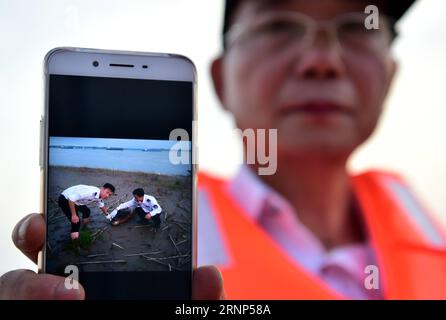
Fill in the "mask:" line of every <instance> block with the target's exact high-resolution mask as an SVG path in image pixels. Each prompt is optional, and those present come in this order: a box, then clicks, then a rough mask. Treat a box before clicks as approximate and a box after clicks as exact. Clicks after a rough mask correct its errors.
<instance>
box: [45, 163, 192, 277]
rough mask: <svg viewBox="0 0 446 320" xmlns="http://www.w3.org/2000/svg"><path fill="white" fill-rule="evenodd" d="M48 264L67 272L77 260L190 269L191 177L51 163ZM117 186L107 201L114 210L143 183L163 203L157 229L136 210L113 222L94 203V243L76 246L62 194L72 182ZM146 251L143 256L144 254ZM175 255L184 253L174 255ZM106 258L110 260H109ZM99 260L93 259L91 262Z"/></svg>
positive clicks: (98, 266)
mask: <svg viewBox="0 0 446 320" xmlns="http://www.w3.org/2000/svg"><path fill="white" fill-rule="evenodd" d="M48 181H49V187H50V188H49V190H48V198H49V200H48V217H47V218H48V235H49V237H48V246H47V269H48V271H49V272H58V273H60V272H62V273H63V270H64V269H65V266H67V265H70V264H74V265H78V266H79V268H80V270H81V271H151V270H154V271H157V270H159V271H167V270H172V271H174V270H188V269H189V267H190V263H191V242H190V238H191V237H190V235H191V218H192V214H191V211H192V208H191V188H190V184H191V177H188V176H168V175H158V174H147V173H136V172H126V171H113V170H103V169H90V168H75V167H59V166H50V167H49V173H48ZM106 182H108V183H111V184H113V185H114V186H115V188H116V192H115V195H113V196H112V197H110V198H109V199H107V200H106V201H105V205H106V206H107V207H108V208H109V212H111V211H112V210H113V209H114V208H116V207H117V206H118V205H119V204H120V203H122V202H125V201H128V200H130V199H131V198H132V197H133V196H132V191H133V190H134V189H136V188H143V189H144V191H145V193H146V194H149V195H152V196H154V197H155V198H156V199H157V201H158V203H159V204H160V206H161V208H162V210H163V211H162V213H161V221H162V223H161V228H160V229H159V230H158V231H157V232H155V230H153V229H152V228H151V227H149V226H143V225H140V224H138V223H137V221H138V217H137V216H136V215H134V216H133V217H132V218H131V219H130V220H129V221H127V222H126V223H124V224H122V225H119V226H112V225H111V224H110V222H109V221H108V220H107V219H106V218H105V217H104V215H103V214H102V212H101V211H100V209H99V208H97V207H90V210H91V215H90V223H89V224H88V227H87V231H85V233H84V234H88V238H89V239H90V240H91V243H90V244H89V245H87V246H84V248H81V249H80V250H75V249H73V248H72V246H71V239H70V223H69V221H68V219H67V217H66V216H65V215H64V214H63V212H62V210H61V209H60V208H59V206H58V204H57V199H58V197H59V195H60V193H61V192H62V191H63V190H64V189H66V188H68V187H70V186H73V185H77V184H86V185H93V186H98V187H100V186H102V185H103V184H104V183H106ZM142 253H144V255H141V254H142ZM173 256H180V257H175V258H170V257H173ZM106 261H107V262H106ZM92 262H94V263H92Z"/></svg>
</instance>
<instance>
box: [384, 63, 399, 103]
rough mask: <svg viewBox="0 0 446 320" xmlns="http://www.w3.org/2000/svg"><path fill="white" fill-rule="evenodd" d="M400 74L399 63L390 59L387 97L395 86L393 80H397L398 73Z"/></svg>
mask: <svg viewBox="0 0 446 320" xmlns="http://www.w3.org/2000/svg"><path fill="white" fill-rule="evenodd" d="M397 72H398V62H397V61H396V60H395V59H394V58H393V57H390V60H389V78H388V80H387V81H388V83H387V88H386V93H385V95H386V96H387V94H388V92H389V91H390V88H391V86H392V84H393V79H394V78H395V75H396V73H397Z"/></svg>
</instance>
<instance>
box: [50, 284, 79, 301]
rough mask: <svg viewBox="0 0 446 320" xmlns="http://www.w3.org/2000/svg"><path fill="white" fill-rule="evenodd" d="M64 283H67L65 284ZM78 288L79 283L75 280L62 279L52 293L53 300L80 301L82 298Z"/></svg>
mask: <svg viewBox="0 0 446 320" xmlns="http://www.w3.org/2000/svg"><path fill="white" fill-rule="evenodd" d="M65 281H67V282H68V283H65ZM79 287H80V285H79V282H77V281H76V280H74V279H69V280H68V279H63V280H61V281H60V282H59V284H58V285H57V288H56V290H55V291H54V298H55V299H60V300H80V299H81V298H82V297H81V291H80V289H79ZM76 288H77V289H76Z"/></svg>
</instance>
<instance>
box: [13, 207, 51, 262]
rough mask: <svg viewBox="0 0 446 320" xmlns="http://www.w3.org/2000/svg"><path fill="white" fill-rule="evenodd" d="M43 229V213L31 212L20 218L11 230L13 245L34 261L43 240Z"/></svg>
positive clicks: (44, 227)
mask: <svg viewBox="0 0 446 320" xmlns="http://www.w3.org/2000/svg"><path fill="white" fill-rule="evenodd" d="M45 229H46V226H45V220H44V218H43V215H41V214H37V213H32V214H29V215H27V216H26V217H24V218H23V219H22V220H20V221H19V222H18V223H17V225H16V226H15V228H14V230H13V231H12V241H13V242H14V244H15V246H16V247H17V248H19V250H20V251H22V252H23V253H24V254H25V255H26V256H27V257H28V258H30V259H31V260H32V261H34V263H37V254H38V253H39V251H40V250H42V246H43V243H44V241H45Z"/></svg>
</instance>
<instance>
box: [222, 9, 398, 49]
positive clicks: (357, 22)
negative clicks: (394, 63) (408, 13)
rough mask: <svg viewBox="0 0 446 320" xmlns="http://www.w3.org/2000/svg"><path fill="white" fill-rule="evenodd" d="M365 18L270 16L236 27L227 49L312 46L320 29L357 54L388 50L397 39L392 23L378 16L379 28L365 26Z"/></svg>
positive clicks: (285, 13)
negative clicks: (246, 45) (256, 46)
mask: <svg viewBox="0 0 446 320" xmlns="http://www.w3.org/2000/svg"><path fill="white" fill-rule="evenodd" d="M365 19H366V15H365V14H364V13H360V12H353V13H346V14H342V15H339V16H337V17H335V18H334V19H331V20H324V21H320V20H315V19H313V18H312V17H310V16H307V15H304V14H301V13H298V12H291V11H276V12H273V13H268V14H265V15H262V16H259V17H258V18H255V20H254V21H251V22H248V23H245V24H234V25H233V26H232V27H231V29H230V30H229V31H228V32H227V33H226V35H225V41H226V46H227V48H231V47H233V46H235V45H238V44H240V45H241V44H257V45H258V46H259V48H264V49H265V48H269V49H271V50H274V49H277V50H279V49H280V50H282V49H283V48H285V47H290V46H297V47H299V48H302V49H305V48H308V47H310V46H311V45H312V44H313V42H314V39H315V37H316V35H317V34H318V33H319V32H320V30H323V31H325V34H327V36H328V39H329V40H330V42H331V41H333V39H334V40H337V41H338V43H339V44H340V45H341V47H342V48H343V49H346V50H353V51H354V52H373V51H380V50H383V49H384V48H388V47H389V44H390V42H391V40H392V39H393V38H394V37H395V36H396V33H395V30H394V23H393V21H392V20H391V19H390V18H388V17H387V16H385V15H382V14H380V15H379V27H378V29H368V28H366V26H365Z"/></svg>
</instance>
